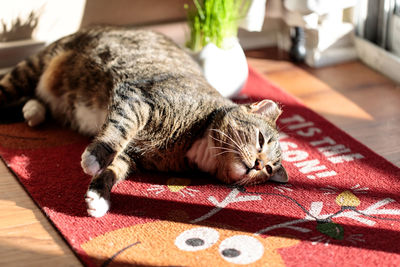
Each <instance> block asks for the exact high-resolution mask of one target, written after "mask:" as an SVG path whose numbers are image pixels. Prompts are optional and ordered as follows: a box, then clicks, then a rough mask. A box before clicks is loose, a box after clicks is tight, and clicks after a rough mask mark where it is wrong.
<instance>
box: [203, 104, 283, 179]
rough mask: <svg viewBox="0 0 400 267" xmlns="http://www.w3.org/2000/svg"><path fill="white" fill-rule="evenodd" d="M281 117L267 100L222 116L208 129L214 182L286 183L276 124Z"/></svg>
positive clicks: (223, 113)
mask: <svg viewBox="0 0 400 267" xmlns="http://www.w3.org/2000/svg"><path fill="white" fill-rule="evenodd" d="M281 113H282V110H281V109H280V107H279V106H278V105H277V104H276V103H275V102H273V101H271V100H262V101H260V102H257V103H253V104H247V105H239V106H238V107H237V108H234V109H233V110H230V111H227V112H222V113H221V114H220V116H218V118H217V119H216V120H215V121H214V123H213V125H212V128H211V129H210V139H209V140H210V142H211V143H212V147H211V148H210V149H212V151H213V154H214V156H215V160H216V164H217V168H216V176H217V178H219V179H221V180H223V181H224V182H227V183H237V184H241V185H247V184H257V183H262V182H265V181H267V180H270V181H271V180H272V181H278V182H287V181H288V175H287V173H286V170H285V168H284V167H283V166H282V163H281V148H280V145H279V140H278V139H279V133H278V130H277V128H276V120H277V119H278V117H279V115H280V114H281Z"/></svg>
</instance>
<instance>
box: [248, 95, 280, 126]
mask: <svg viewBox="0 0 400 267" xmlns="http://www.w3.org/2000/svg"><path fill="white" fill-rule="evenodd" d="M249 108H250V112H251V113H257V114H261V115H264V116H267V117H268V118H270V119H271V120H272V121H273V122H276V120H277V119H278V117H279V115H281V113H282V110H281V108H280V107H279V106H278V104H277V103H275V102H274V101H272V100H268V99H265V100H261V101H259V102H255V103H253V104H250V105H249Z"/></svg>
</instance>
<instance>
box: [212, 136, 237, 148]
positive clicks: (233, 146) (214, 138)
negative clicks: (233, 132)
mask: <svg viewBox="0 0 400 267" xmlns="http://www.w3.org/2000/svg"><path fill="white" fill-rule="evenodd" d="M210 137H211V138H212V139H213V140H215V141H217V142H221V143H222V144H225V145H228V146H231V147H232V148H238V147H236V146H235V145H234V144H231V143H228V142H225V141H223V140H221V139H218V138H216V137H214V136H212V135H210Z"/></svg>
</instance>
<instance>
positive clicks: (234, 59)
mask: <svg viewBox="0 0 400 267" xmlns="http://www.w3.org/2000/svg"><path fill="white" fill-rule="evenodd" d="M224 47H228V48H227V49H221V48H219V47H217V46H216V45H214V44H213V43H209V44H207V45H206V46H205V47H204V48H203V49H202V50H201V51H200V52H199V53H197V54H195V55H194V58H195V59H196V60H197V61H198V63H199V64H200V66H201V67H202V69H203V73H204V76H205V77H206V79H207V81H208V82H209V83H210V84H211V85H212V86H213V87H214V88H215V89H217V91H218V92H219V93H220V94H221V95H222V96H224V97H233V96H235V95H237V94H238V93H239V92H240V90H241V89H242V87H243V86H244V84H245V82H246V80H247V77H248V74H249V68H248V65H247V60H246V56H245V54H244V52H243V49H242V47H241V46H240V44H239V41H238V40H237V38H230V39H229V40H226V41H225V42H224Z"/></svg>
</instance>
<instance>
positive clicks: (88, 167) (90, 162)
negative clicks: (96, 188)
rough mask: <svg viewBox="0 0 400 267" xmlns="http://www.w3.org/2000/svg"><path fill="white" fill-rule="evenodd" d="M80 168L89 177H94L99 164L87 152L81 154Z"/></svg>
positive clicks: (98, 169)
mask: <svg viewBox="0 0 400 267" xmlns="http://www.w3.org/2000/svg"><path fill="white" fill-rule="evenodd" d="M81 166H82V169H83V171H84V172H85V173H86V174H88V175H90V176H95V175H96V174H97V173H98V172H99V171H100V163H99V162H98V161H97V158H96V157H95V156H94V155H92V154H91V153H90V152H89V151H88V150H85V152H83V154H82V159H81Z"/></svg>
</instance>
